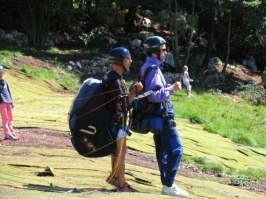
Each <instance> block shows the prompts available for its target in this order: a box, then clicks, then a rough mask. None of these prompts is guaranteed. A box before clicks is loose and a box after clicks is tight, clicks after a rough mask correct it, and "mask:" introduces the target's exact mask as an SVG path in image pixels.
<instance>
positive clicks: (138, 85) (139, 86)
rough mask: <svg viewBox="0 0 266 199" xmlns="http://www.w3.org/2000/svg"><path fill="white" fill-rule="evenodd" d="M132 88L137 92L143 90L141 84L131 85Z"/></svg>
mask: <svg viewBox="0 0 266 199" xmlns="http://www.w3.org/2000/svg"><path fill="white" fill-rule="evenodd" d="M131 87H132V88H133V89H134V90H135V91H137V92H140V91H142V89H143V85H142V83H141V82H136V83H135V84H133V85H131ZM136 89H137V90H136Z"/></svg>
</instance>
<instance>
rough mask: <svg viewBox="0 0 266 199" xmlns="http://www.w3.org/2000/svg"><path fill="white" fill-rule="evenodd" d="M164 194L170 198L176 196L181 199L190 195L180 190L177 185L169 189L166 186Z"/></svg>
mask: <svg viewBox="0 0 266 199" xmlns="http://www.w3.org/2000/svg"><path fill="white" fill-rule="evenodd" d="M162 194H163V195H168V196H176V197H180V198H185V197H188V195H189V194H188V192H186V191H183V190H181V189H179V188H178V187H177V186H176V185H175V184H172V186H171V187H167V186H166V185H164V186H163V189H162Z"/></svg>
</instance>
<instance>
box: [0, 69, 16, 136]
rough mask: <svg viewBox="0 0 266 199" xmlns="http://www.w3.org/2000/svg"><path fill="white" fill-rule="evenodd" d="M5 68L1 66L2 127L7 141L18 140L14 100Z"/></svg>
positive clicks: (0, 105) (0, 107)
mask: <svg viewBox="0 0 266 199" xmlns="http://www.w3.org/2000/svg"><path fill="white" fill-rule="evenodd" d="M4 72H5V68H4V67H3V66H0V114H1V117H2V126H3V131H4V136H5V138H4V139H5V140H18V139H19V138H18V137H17V136H16V134H15V132H14V129H13V124H12V123H13V114H12V108H13V107H14V103H13V99H12V96H11V92H10V90H9V86H8V83H7V81H6V80H5V79H4Z"/></svg>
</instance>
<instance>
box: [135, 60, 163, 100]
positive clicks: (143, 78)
mask: <svg viewBox="0 0 266 199" xmlns="http://www.w3.org/2000/svg"><path fill="white" fill-rule="evenodd" d="M158 68H159V66H157V65H151V66H149V67H148V68H146V70H145V73H144V75H143V76H141V74H139V76H138V79H139V81H141V82H142V83H143V90H145V80H146V78H147V75H148V74H149V72H150V71H151V70H152V69H158ZM154 92H155V91H153V90H150V91H146V92H144V93H142V94H140V95H138V96H137V98H138V99H140V98H144V97H147V96H149V95H151V94H153V93H154Z"/></svg>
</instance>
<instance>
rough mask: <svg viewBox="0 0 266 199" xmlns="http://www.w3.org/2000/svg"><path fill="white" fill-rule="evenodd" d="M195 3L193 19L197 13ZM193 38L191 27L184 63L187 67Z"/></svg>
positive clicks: (194, 0)
mask: <svg viewBox="0 0 266 199" xmlns="http://www.w3.org/2000/svg"><path fill="white" fill-rule="evenodd" d="M195 2H196V0H193V4H192V17H193V19H194V17H195V11H194V9H195ZM192 36H193V28H192V27H190V28H189V41H188V48H187V53H186V58H185V61H184V65H187V63H188V59H189V57H190V49H191V41H192Z"/></svg>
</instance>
